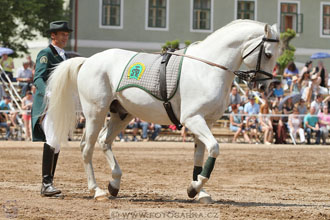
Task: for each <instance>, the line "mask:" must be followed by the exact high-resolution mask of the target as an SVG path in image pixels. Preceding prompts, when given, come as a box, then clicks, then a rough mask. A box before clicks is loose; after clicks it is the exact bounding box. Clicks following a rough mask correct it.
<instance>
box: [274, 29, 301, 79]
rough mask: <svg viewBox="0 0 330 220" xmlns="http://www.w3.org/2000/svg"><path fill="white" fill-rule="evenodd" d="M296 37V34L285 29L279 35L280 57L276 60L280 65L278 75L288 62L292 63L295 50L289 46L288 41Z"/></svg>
mask: <svg viewBox="0 0 330 220" xmlns="http://www.w3.org/2000/svg"><path fill="white" fill-rule="evenodd" d="M295 37H296V32H295V31H294V30H292V29H287V30H286V31H285V32H283V33H281V48H280V54H281V56H280V57H279V58H278V60H277V62H278V63H279V64H280V73H281V74H282V73H283V71H284V69H285V67H286V66H287V65H288V63H289V62H290V61H294V53H295V51H296V48H295V47H294V46H292V45H290V41H291V40H292V39H293V38H295Z"/></svg>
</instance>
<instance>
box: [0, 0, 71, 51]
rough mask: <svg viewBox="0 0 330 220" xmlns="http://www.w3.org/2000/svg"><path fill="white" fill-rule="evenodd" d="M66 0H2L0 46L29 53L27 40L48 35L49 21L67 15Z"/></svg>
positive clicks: (63, 17) (0, 1)
mask: <svg viewBox="0 0 330 220" xmlns="http://www.w3.org/2000/svg"><path fill="white" fill-rule="evenodd" d="M63 2H64V0H24V1H22V0H0V3H1V7H0V46H3V47H9V48H11V49H13V50H14V51H15V54H14V56H17V55H18V53H19V52H23V53H27V52H28V47H27V44H26V41H28V40H33V39H34V38H35V37H36V36H37V34H38V33H40V34H41V35H42V36H44V37H46V36H47V32H46V31H47V29H48V28H49V23H50V22H51V21H54V20H62V19H65V18H66V17H67V12H66V11H65V10H64V9H63Z"/></svg>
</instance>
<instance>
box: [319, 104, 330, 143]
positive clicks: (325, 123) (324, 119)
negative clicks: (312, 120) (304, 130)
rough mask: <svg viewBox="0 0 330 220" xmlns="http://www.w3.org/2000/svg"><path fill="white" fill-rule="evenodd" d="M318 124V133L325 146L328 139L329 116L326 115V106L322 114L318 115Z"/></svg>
mask: <svg viewBox="0 0 330 220" xmlns="http://www.w3.org/2000/svg"><path fill="white" fill-rule="evenodd" d="M318 119H319V124H320V131H321V136H322V143H323V144H324V145H325V144H327V138H328V134H329V132H328V130H329V129H330V115H329V113H328V106H327V105H324V106H323V108H322V112H320V113H319V114H318Z"/></svg>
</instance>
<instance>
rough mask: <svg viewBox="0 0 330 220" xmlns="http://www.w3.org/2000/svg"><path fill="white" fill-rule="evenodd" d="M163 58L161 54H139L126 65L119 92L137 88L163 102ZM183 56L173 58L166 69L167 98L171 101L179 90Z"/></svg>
mask: <svg viewBox="0 0 330 220" xmlns="http://www.w3.org/2000/svg"><path fill="white" fill-rule="evenodd" d="M176 53H184V50H179V51H176ZM161 61H162V56H161V55H159V54H149V53H137V54H136V55H134V56H133V57H132V58H131V60H130V61H129V62H128V64H127V65H126V68H125V70H124V71H123V74H122V77H121V80H120V82H119V84H118V87H117V92H119V91H122V90H124V89H126V88H130V87H137V88H140V89H143V90H144V91H146V92H147V93H149V94H150V95H152V96H154V97H155V98H157V99H159V100H162V97H161V94H160V88H159V86H160V81H159V77H160V64H161ZM182 61H183V57H182V56H171V58H170V60H169V62H168V64H167V67H166V85H167V98H168V100H170V99H171V98H172V97H173V96H174V95H175V92H176V90H177V87H178V84H179V80H180V74H181V66H182Z"/></svg>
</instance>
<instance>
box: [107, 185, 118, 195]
mask: <svg viewBox="0 0 330 220" xmlns="http://www.w3.org/2000/svg"><path fill="white" fill-rule="evenodd" d="M108 190H109V193H110V195H112V196H114V197H117V195H118V192H119V189H116V188H113V187H112V185H111V183H109V185H108Z"/></svg>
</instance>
